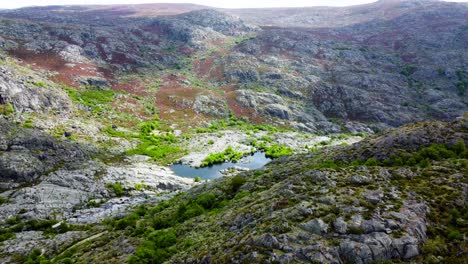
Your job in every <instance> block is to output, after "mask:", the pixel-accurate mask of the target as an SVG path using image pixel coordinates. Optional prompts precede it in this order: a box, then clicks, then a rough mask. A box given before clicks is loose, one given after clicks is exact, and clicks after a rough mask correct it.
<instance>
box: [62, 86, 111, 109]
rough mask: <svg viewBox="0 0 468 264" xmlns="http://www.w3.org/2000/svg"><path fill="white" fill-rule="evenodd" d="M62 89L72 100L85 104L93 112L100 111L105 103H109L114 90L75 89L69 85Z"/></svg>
mask: <svg viewBox="0 0 468 264" xmlns="http://www.w3.org/2000/svg"><path fill="white" fill-rule="evenodd" d="M64 89H65V91H67V93H68V96H69V97H70V98H71V99H72V100H73V101H74V102H76V103H79V104H82V105H84V106H87V107H89V108H90V109H91V110H93V111H95V112H102V111H103V110H104V109H105V105H106V104H108V103H111V102H112V101H113V100H114V96H115V92H114V91H111V90H97V89H86V90H76V89H73V88H70V87H65V88H64Z"/></svg>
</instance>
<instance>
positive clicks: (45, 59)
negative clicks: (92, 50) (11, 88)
mask: <svg viewBox="0 0 468 264" xmlns="http://www.w3.org/2000/svg"><path fill="white" fill-rule="evenodd" d="M9 54H10V55H11V56H14V57H16V58H18V59H21V60H22V64H29V65H31V67H32V68H33V69H37V70H49V71H55V72H57V74H56V75H55V76H53V77H52V78H51V79H52V80H53V81H56V82H58V83H63V84H65V85H68V86H73V87H77V84H76V82H75V80H74V79H75V78H76V77H78V76H92V77H104V78H109V79H110V78H112V73H111V71H110V70H107V69H104V68H101V67H97V66H96V65H93V64H86V63H67V61H65V60H64V59H62V58H61V57H60V56H59V55H57V54H55V53H35V52H34V51H30V50H27V49H24V48H19V49H16V50H9Z"/></svg>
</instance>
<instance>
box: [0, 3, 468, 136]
mask: <svg viewBox="0 0 468 264" xmlns="http://www.w3.org/2000/svg"><path fill="white" fill-rule="evenodd" d="M202 8H203V7H200V6H192V5H165V4H157V5H142V6H139V5H136V6H88V7H79V6H78V7H41V8H39V7H35V8H23V9H18V10H4V11H1V12H0V18H1V19H2V23H1V24H0V43H1V46H2V47H3V48H2V49H3V50H4V52H5V54H7V55H9V56H11V57H13V58H17V59H19V60H20V63H21V64H23V65H30V66H31V67H33V68H34V69H37V70H42V71H45V72H46V73H48V77H47V78H49V79H51V80H52V81H54V82H57V83H60V84H66V85H68V86H71V87H76V88H78V87H85V86H95V87H107V88H108V89H112V90H114V91H124V92H129V93H131V94H134V95H138V96H142V95H144V96H148V95H152V96H154V95H155V96H156V97H157V98H160V99H158V100H157V101H156V102H140V101H139V102H136V104H137V105H145V104H146V105H147V104H153V107H155V108H156V110H157V111H159V114H160V116H161V118H163V119H165V120H169V121H170V122H180V120H177V119H178V118H176V117H174V115H171V111H172V110H183V111H186V112H190V114H191V115H197V116H203V117H206V118H208V119H213V118H219V117H225V116H226V113H227V112H229V111H232V112H233V113H234V114H235V115H236V116H238V117H243V118H249V119H250V120H251V121H253V122H257V123H258V122H260V123H261V122H268V123H271V122H274V123H277V124H282V125H287V126H292V127H294V128H298V129H302V130H305V131H312V132H319V131H328V132H338V131H341V132H344V131H346V130H349V131H351V132H356V131H370V130H369V129H371V130H374V131H376V130H380V129H384V128H387V127H391V126H399V125H402V124H405V123H408V122H414V121H417V120H423V119H434V118H435V119H443V120H450V119H453V118H455V117H456V116H459V115H461V114H462V113H464V112H465V111H466V110H467V101H466V98H467V96H466V89H467V88H466V87H467V78H468V77H467V75H468V73H467V72H466V67H467V64H466V62H467V61H468V58H466V54H467V53H466V48H467V47H466V43H467V42H468V39H467V34H466V28H467V26H468V25H467V22H466V21H467V20H466V17H467V13H468V6H467V5H466V4H464V3H447V2H440V1H400V0H399V1H390V0H388V1H378V2H376V3H373V4H368V5H362V6H355V7H344V8H305V9H273V10H268V9H267V10H213V9H202ZM257 14H258V15H257ZM239 17H240V18H241V19H239ZM245 21H247V22H245ZM149 83H155V84H154V85H149ZM174 88H175V89H174ZM200 88H201V89H200ZM206 88H209V89H206ZM200 101H201V102H203V103H202V104H203V105H210V106H209V108H207V107H200V103H201V102H200ZM213 110H214V111H213Z"/></svg>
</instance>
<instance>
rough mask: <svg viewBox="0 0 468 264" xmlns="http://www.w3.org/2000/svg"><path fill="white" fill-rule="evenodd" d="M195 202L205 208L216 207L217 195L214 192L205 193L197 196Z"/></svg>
mask: <svg viewBox="0 0 468 264" xmlns="http://www.w3.org/2000/svg"><path fill="white" fill-rule="evenodd" d="M195 202H196V203H197V204H199V205H201V206H202V207H203V208H205V209H213V208H214V207H216V196H215V195H214V194H213V193H203V194H201V195H199V196H198V197H197V199H196V200H195Z"/></svg>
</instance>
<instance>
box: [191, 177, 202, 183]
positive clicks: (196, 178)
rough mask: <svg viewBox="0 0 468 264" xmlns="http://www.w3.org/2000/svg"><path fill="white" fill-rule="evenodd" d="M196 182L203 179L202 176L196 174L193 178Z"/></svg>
mask: <svg viewBox="0 0 468 264" xmlns="http://www.w3.org/2000/svg"><path fill="white" fill-rule="evenodd" d="M193 180H194V181H195V182H201V181H202V179H201V178H200V176H195V178H194V179H193Z"/></svg>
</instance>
